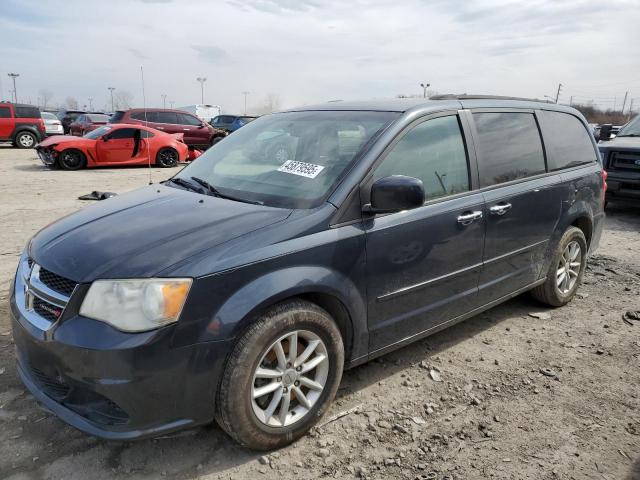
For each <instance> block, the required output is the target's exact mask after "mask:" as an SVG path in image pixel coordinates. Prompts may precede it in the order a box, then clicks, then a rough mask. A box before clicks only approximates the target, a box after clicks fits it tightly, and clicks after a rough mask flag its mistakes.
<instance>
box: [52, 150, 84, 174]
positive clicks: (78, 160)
mask: <svg viewBox="0 0 640 480" xmlns="http://www.w3.org/2000/svg"><path fill="white" fill-rule="evenodd" d="M58 164H59V165H60V167H62V168H63V169H64V170H80V169H81V168H84V167H85V166H86V165H87V157H85V156H84V153H82V152H81V151H79V150H73V149H68V150H63V151H62V152H60V154H59V155H58Z"/></svg>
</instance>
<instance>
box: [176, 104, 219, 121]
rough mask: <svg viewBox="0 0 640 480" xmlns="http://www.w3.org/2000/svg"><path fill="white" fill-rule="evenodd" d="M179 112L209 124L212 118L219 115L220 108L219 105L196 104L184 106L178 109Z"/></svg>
mask: <svg viewBox="0 0 640 480" xmlns="http://www.w3.org/2000/svg"><path fill="white" fill-rule="evenodd" d="M179 110H181V111H183V112H189V113H192V114H193V115H195V116H196V117H198V118H199V119H200V120H203V121H205V122H210V121H211V119H212V118H213V117H215V116H216V115H220V112H221V111H222V108H220V105H205V104H202V103H197V104H195V105H185V106H184V107H180V108H179Z"/></svg>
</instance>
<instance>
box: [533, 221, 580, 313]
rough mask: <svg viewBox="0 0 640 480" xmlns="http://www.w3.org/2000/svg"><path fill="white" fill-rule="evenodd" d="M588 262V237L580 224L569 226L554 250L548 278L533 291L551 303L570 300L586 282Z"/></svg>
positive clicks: (554, 304)
mask: <svg viewBox="0 0 640 480" xmlns="http://www.w3.org/2000/svg"><path fill="white" fill-rule="evenodd" d="M586 265H587V241H586V239H585V237H584V233H583V232H582V230H580V229H579V228H577V227H569V228H568V229H567V231H566V232H564V235H562V238H561V239H560V242H559V243H558V246H557V247H556V251H555V252H554V254H553V258H552V260H551V265H550V266H549V271H548V272H547V280H546V281H545V282H544V283H543V284H542V285H540V286H538V287H536V288H534V289H533V290H532V291H531V293H532V295H533V297H534V298H535V299H536V300H539V301H541V302H542V303H546V304H547V305H549V306H551V307H561V306H562V305H566V304H567V303H569V302H570V301H571V300H572V299H573V297H574V296H575V294H576V291H577V290H578V287H579V286H580V284H581V283H582V276H583V275H584V269H585V267H586Z"/></svg>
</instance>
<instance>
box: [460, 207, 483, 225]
mask: <svg viewBox="0 0 640 480" xmlns="http://www.w3.org/2000/svg"><path fill="white" fill-rule="evenodd" d="M481 218H482V212H481V211H479V210H476V211H473V212H465V213H463V214H462V215H459V216H458V223H459V224H460V225H470V224H472V223H473V222H475V221H476V220H480V219H481Z"/></svg>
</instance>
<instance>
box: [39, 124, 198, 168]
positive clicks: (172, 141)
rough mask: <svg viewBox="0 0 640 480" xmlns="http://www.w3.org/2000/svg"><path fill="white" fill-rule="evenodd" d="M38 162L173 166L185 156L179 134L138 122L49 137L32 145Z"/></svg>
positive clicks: (71, 165)
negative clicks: (138, 123)
mask: <svg viewBox="0 0 640 480" xmlns="http://www.w3.org/2000/svg"><path fill="white" fill-rule="evenodd" d="M36 150H37V152H38V156H39V157H40V160H42V163H44V164H45V165H47V166H48V167H52V168H57V167H60V168H63V169H64V170H79V169H81V168H85V167H101V166H118V165H147V164H149V163H151V164H153V165H156V166H158V167H175V166H176V165H177V164H178V162H184V161H185V160H186V159H187V155H188V147H187V145H186V144H185V143H184V142H183V139H182V134H181V133H175V134H168V133H165V132H161V131H160V130H155V129H153V128H149V127H145V126H142V125H136V126H135V127H134V126H131V125H123V124H120V125H118V124H113V125H112V124H109V125H103V126H101V127H98V128H97V129H95V130H92V131H90V132H89V133H87V134H85V135H84V136H83V137H80V138H78V137H75V136H72V135H67V136H58V137H51V138H48V139H47V140H45V141H43V142H41V143H39V144H38V146H37V147H36Z"/></svg>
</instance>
